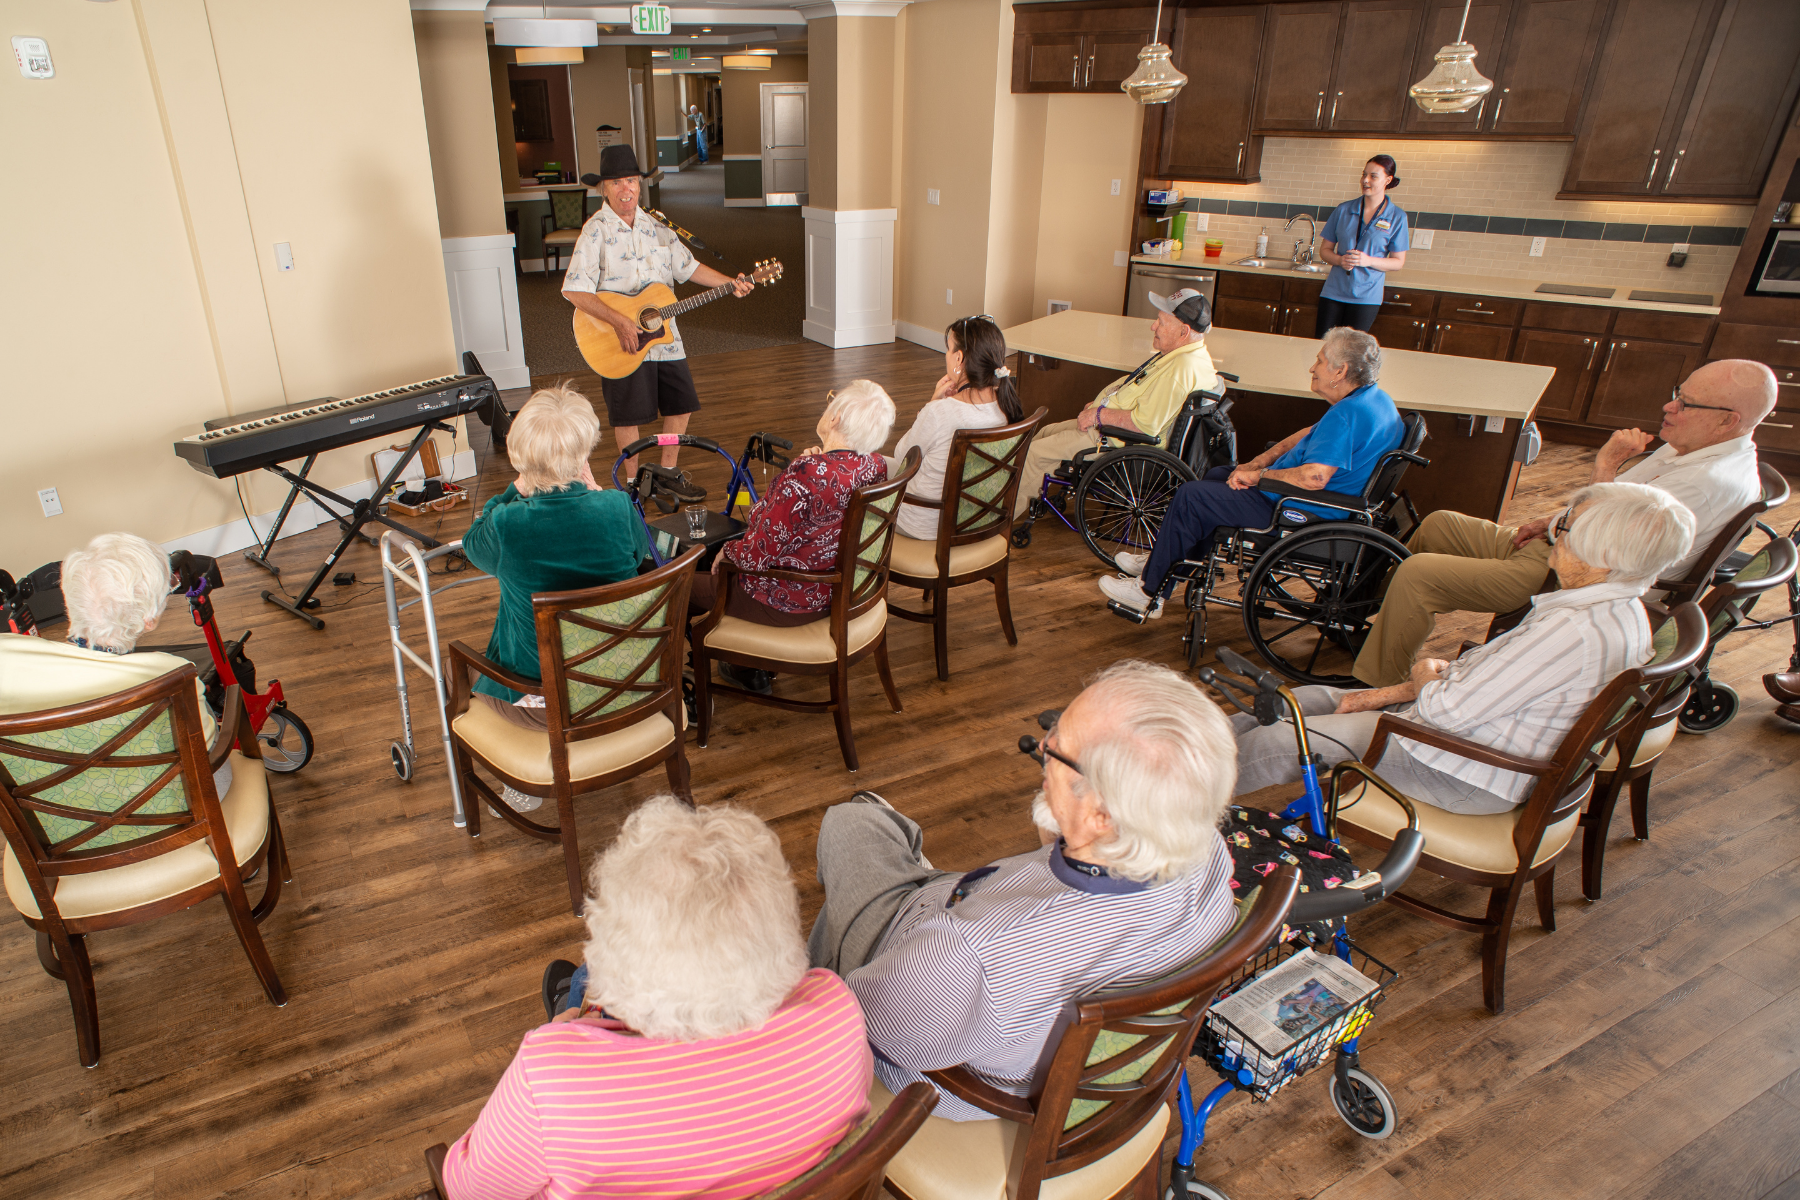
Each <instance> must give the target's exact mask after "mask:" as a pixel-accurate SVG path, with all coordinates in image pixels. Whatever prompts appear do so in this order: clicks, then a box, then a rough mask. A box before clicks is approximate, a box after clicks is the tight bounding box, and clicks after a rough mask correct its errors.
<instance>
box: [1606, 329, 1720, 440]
mask: <svg viewBox="0 0 1800 1200" xmlns="http://www.w3.org/2000/svg"><path fill="white" fill-rule="evenodd" d="M1601 354H1603V355H1604V356H1605V357H1604V358H1602V359H1601V361H1600V377H1599V379H1598V380H1596V382H1595V384H1594V398H1593V400H1592V401H1590V402H1589V404H1588V410H1587V417H1586V424H1589V425H1611V426H1613V427H1614V428H1616V429H1628V428H1633V427H1635V428H1638V429H1643V430H1648V431H1654V430H1655V429H1656V428H1657V426H1659V425H1661V424H1662V407H1663V405H1665V404H1667V403H1668V402H1669V396H1670V394H1671V393H1673V392H1674V390H1675V386H1676V385H1677V384H1679V383H1680V382H1681V381H1682V380H1684V379H1686V378H1687V377H1688V376H1689V375H1691V374H1693V371H1694V368H1695V367H1697V366H1699V365H1700V347H1698V346H1689V345H1683V344H1681V343H1679V342H1647V341H1641V340H1639V339H1637V338H1629V339H1627V338H1613V339H1611V340H1609V341H1608V342H1607V343H1606V345H1605V347H1603V348H1602V349H1601Z"/></svg>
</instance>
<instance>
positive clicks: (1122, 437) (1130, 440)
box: [1098, 424, 1162, 446]
mask: <svg viewBox="0 0 1800 1200" xmlns="http://www.w3.org/2000/svg"><path fill="white" fill-rule="evenodd" d="M1098 433H1099V434H1100V436H1101V437H1103V438H1111V439H1112V440H1113V441H1115V442H1124V443H1125V444H1126V445H1128V446H1154V445H1156V444H1157V443H1158V442H1161V441H1162V438H1161V436H1159V435H1157V434H1154V433H1145V432H1144V431H1143V430H1141V429H1126V428H1125V427H1124V426H1123V425H1105V424H1102V425H1101V426H1100V427H1099V430H1098Z"/></svg>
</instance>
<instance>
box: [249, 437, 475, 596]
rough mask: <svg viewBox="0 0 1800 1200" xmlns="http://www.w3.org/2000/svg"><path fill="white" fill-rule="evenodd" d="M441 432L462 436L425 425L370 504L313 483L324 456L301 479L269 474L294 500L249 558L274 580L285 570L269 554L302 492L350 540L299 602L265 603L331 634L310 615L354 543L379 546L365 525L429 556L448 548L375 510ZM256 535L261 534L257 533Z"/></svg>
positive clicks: (304, 468) (283, 471)
mask: <svg viewBox="0 0 1800 1200" xmlns="http://www.w3.org/2000/svg"><path fill="white" fill-rule="evenodd" d="M436 431H442V432H444V433H448V434H451V435H452V436H454V435H455V432H456V431H455V430H454V429H452V428H451V427H450V426H448V425H446V424H444V423H443V422H441V421H427V422H426V423H425V424H424V425H422V426H420V427H419V432H418V434H417V435H415V436H414V438H413V440H412V444H411V445H410V446H408V447H407V448H406V453H404V454H402V455H401V456H400V461H398V462H396V463H395V464H394V465H393V468H392V469H391V470H389V471H388V473H387V478H385V479H383V480H381V481H380V482H379V483H377V484H376V485H375V494H374V495H372V496H370V497H369V498H368V499H367V500H355V501H352V500H350V499H348V498H346V497H344V496H340V495H338V494H337V493H336V492H334V491H332V490H331V489H330V488H327V487H322V486H321V485H319V484H317V483H314V482H313V481H312V480H310V479H308V478H307V477H306V475H307V472H309V471H311V470H312V465H313V461H314V460H315V459H316V458H318V455H316V454H309V455H307V457H306V461H305V463H303V464H302V465H301V467H300V473H299V474H298V475H296V474H294V473H293V472H292V471H289V470H288V469H287V468H286V467H283V466H280V465H275V466H270V467H266V468H264V469H265V470H268V471H272V472H274V473H275V474H277V475H279V476H281V477H282V478H283V479H285V480H287V481H288V484H289V489H288V496H287V500H286V501H284V502H283V503H282V505H281V512H280V513H279V514H278V515H277V516H276V518H275V525H274V527H273V528H271V529H270V530H269V536H268V538H267V539H265V540H264V541H263V542H262V543H261V545H260V546H259V547H258V551H259V552H258V553H255V554H252V553H251V552H250V551H248V550H246V551H244V557H245V558H246V559H247V560H249V561H250V562H253V563H255V564H256V565H257V566H259V567H262V568H263V569H264V570H266V571H269V572H270V573H271V574H274V575H277V576H279V575H280V574H281V568H279V567H277V566H275V565H274V564H272V563H270V562H269V561H268V556H269V551H270V550H271V549H272V548H273V547H274V545H275V538H276V536H277V535H278V534H279V533H280V532H281V525H282V522H284V521H286V520H287V515H288V512H289V511H290V510H291V509H292V508H293V507H294V501H295V500H297V499H298V498H299V496H300V493H301V492H305V493H306V494H307V496H308V497H309V498H310V499H311V500H312V502H313V503H314V504H317V505H318V506H319V507H320V508H322V509H324V510H325V512H326V513H327V514H328V515H329V516H330V517H331V518H332V519H333V520H335V521H336V522H337V523H338V526H339V527H340V528H342V529H343V531H344V536H343V538H342V539H341V540H339V542H338V544H337V548H336V549H334V550H333V551H332V552H331V553H330V554H328V555H326V557H325V561H324V562H323V563H321V564H320V565H319V569H318V571H316V572H315V573H314V574H313V577H312V580H311V581H310V582H308V583H307V585H306V587H305V588H304V589H303V590H302V591H301V593H300V595H299V596H298V597H296V598H294V599H292V600H289V599H288V598H287V596H286V595H279V596H278V595H276V594H275V593H273V592H264V593H263V594H262V598H263V599H264V600H267V601H268V602H269V603H270V604H273V605H274V606H275V607H277V608H281V609H286V610H287V611H288V612H291V613H293V614H294V615H295V616H296V617H299V618H300V619H301V620H302V621H305V622H306V623H307V624H308V625H311V626H312V627H313V628H314V629H323V628H325V622H324V621H323V620H321V619H320V618H318V617H315V616H313V615H312V613H311V612H309V611H308V610H309V609H315V608H318V607H319V601H318V600H317V599H315V598H314V596H313V593H314V592H316V591H318V590H319V585H320V584H322V583H324V582H325V576H326V575H328V574H330V573H331V568H333V567H335V566H336V565H337V561H338V559H339V558H342V557H343V554H344V551H346V550H348V549H349V548H350V543H352V542H354V541H356V540H357V539H358V538H361V539H362V540H363V541H365V542H368V543H370V544H371V545H373V544H374V539H373V538H371V537H370V536H369V535H368V534H366V533H364V532H363V531H362V528H363V526H364V525H367V524H368V523H369V522H370V521H379V522H381V523H382V524H383V525H386V526H387V527H388V528H390V529H396V530H399V531H400V532H401V533H404V534H405V535H406V536H407V537H410V538H412V539H413V540H414V541H417V542H418V543H419V544H420V545H422V546H424V547H425V548H426V549H427V550H435V549H437V548H438V547H439V546H441V545H443V543H442V542H440V541H438V540H437V539H436V538H433V537H428V536H427V535H425V534H423V533H420V532H419V531H418V530H416V529H412V528H409V527H407V526H405V525H402V524H401V523H400V522H398V521H395V520H391V519H389V518H388V517H385V516H383V515H382V514H381V513H379V512H377V511H376V508H375V506H376V505H377V504H379V503H380V502H381V500H382V498H383V497H385V496H386V495H387V494H388V490H389V489H390V488H392V487H393V486H394V483H395V481H396V480H398V479H400V478H401V477H402V476H403V475H404V474H405V472H406V467H407V464H409V463H411V462H412V460H413V459H414V458H415V457H416V456H417V455H418V453H419V449H420V447H422V446H423V445H424V444H425V440H426V439H427V438H429V437H430V436H431V435H432V433H433V432H436ZM328 500H329V501H331V502H333V503H336V504H341V505H343V506H344V507H345V508H346V509H348V510H349V511H348V512H347V513H339V512H337V511H336V510H334V509H333V508H331V507H330V505H329V504H327V503H325V502H326V501H328ZM252 532H255V531H254V530H252Z"/></svg>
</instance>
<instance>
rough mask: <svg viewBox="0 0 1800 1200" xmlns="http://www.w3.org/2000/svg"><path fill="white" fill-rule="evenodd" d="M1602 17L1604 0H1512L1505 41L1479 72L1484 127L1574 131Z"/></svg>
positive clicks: (1503, 130)
mask: <svg viewBox="0 0 1800 1200" xmlns="http://www.w3.org/2000/svg"><path fill="white" fill-rule="evenodd" d="M1469 20H1470V21H1471V22H1473V21H1474V20H1475V18H1474V16H1473V15H1471V16H1470V17H1469ZM1605 20H1606V2H1605V0H1513V10H1512V24H1511V26H1510V27H1509V29H1508V31H1507V35H1506V45H1505V47H1504V48H1503V49H1502V50H1501V52H1500V54H1499V56H1498V57H1496V58H1495V59H1493V60H1492V65H1493V67H1494V70H1493V71H1484V72H1483V74H1485V75H1488V76H1489V77H1490V78H1491V79H1493V81H1494V90H1493V92H1491V93H1490V94H1489V95H1488V97H1487V99H1488V101H1489V103H1488V106H1487V110H1488V118H1487V132H1489V133H1513V134H1536V135H1545V134H1567V133H1574V132H1575V125H1576V122H1577V121H1578V120H1579V119H1580V117H1581V98H1582V96H1584V95H1585V94H1586V93H1587V78H1588V75H1589V74H1590V73H1591V72H1592V71H1593V67H1594V54H1595V52H1596V51H1597V50H1598V49H1599V48H1600V31H1601V28H1602V26H1603V25H1604V24H1605ZM1480 62H1481V60H1480V59H1476V65H1478V66H1479V65H1480Z"/></svg>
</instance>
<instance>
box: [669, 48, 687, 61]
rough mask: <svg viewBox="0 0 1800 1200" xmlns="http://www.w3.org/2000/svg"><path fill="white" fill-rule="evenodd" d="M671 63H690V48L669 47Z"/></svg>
mask: <svg viewBox="0 0 1800 1200" xmlns="http://www.w3.org/2000/svg"><path fill="white" fill-rule="evenodd" d="M669 61H670V62H687V61H688V48H687V47H686V46H670V47H669Z"/></svg>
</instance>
